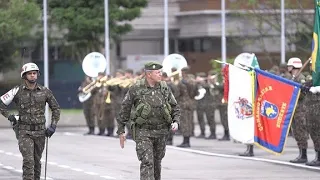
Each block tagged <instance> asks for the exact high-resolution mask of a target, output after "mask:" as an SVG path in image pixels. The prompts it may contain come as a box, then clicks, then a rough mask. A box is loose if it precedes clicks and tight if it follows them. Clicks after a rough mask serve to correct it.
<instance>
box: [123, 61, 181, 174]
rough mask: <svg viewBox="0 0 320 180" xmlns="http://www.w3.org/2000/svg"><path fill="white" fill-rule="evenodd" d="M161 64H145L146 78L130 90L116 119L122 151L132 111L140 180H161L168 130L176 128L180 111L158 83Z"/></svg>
mask: <svg viewBox="0 0 320 180" xmlns="http://www.w3.org/2000/svg"><path fill="white" fill-rule="evenodd" d="M161 68H162V65H161V64H158V63H153V62H150V63H147V64H146V65H145V78H143V79H141V80H139V81H137V82H136V84H134V85H133V86H131V87H130V88H129V90H128V92H127V94H126V96H125V98H124V100H123V102H122V106H121V110H120V113H119V116H118V118H117V121H118V131H117V133H118V134H119V137H120V145H121V147H122V148H123V147H124V141H125V125H126V124H127V123H128V121H129V119H130V116H131V108H132V106H134V107H135V117H134V118H133V119H132V128H133V131H132V132H133V139H134V141H135V142H136V152H137V156H138V159H139V161H141V164H140V179H149V180H160V179H161V161H162V159H163V158H164V156H165V150H166V141H167V136H168V133H169V131H170V129H171V130H173V131H176V130H177V129H178V126H179V119H180V109H179V105H178V103H177V101H176V100H175V98H174V96H173V94H172V93H171V91H170V89H169V88H168V87H167V85H166V83H165V82H163V81H161V76H162V74H161V71H160V69H161Z"/></svg>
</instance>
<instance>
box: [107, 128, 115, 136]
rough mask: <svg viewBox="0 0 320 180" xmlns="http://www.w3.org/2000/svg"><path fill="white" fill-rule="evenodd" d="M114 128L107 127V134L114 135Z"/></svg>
mask: <svg viewBox="0 0 320 180" xmlns="http://www.w3.org/2000/svg"><path fill="white" fill-rule="evenodd" d="M113 130H114V128H107V131H108V133H107V134H106V136H110V137H113V133H114V132H113Z"/></svg>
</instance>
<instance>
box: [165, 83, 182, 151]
mask: <svg viewBox="0 0 320 180" xmlns="http://www.w3.org/2000/svg"><path fill="white" fill-rule="evenodd" d="M167 84H168V87H169V88H170V90H171V92H172V94H173V96H174V97H175V99H176V98H177V97H179V89H178V87H177V85H175V84H174V83H173V82H170V81H168V82H167ZM173 135H174V133H173V132H172V131H170V132H169V135H168V140H167V145H172V144H173V142H172V141H173Z"/></svg>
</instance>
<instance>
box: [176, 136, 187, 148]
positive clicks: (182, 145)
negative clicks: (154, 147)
mask: <svg viewBox="0 0 320 180" xmlns="http://www.w3.org/2000/svg"><path fill="white" fill-rule="evenodd" d="M177 147H182V148H187V147H190V137H183V142H182V144H180V145H178V146H177Z"/></svg>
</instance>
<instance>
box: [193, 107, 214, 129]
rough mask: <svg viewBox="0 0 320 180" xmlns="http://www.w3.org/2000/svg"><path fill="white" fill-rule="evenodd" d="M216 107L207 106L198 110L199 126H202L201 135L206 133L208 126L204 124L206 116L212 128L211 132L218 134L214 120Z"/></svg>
mask: <svg viewBox="0 0 320 180" xmlns="http://www.w3.org/2000/svg"><path fill="white" fill-rule="evenodd" d="M214 110H215V109H214V107H213V106H209V105H208V106H205V107H199V108H198V109H197V117H198V122H199V126H200V131H201V134H205V131H206V129H205V128H206V124H205V122H204V114H205V115H206V117H207V122H208V125H209V127H210V132H211V134H215V133H216V121H215V119H214V114H215V113H214Z"/></svg>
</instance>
